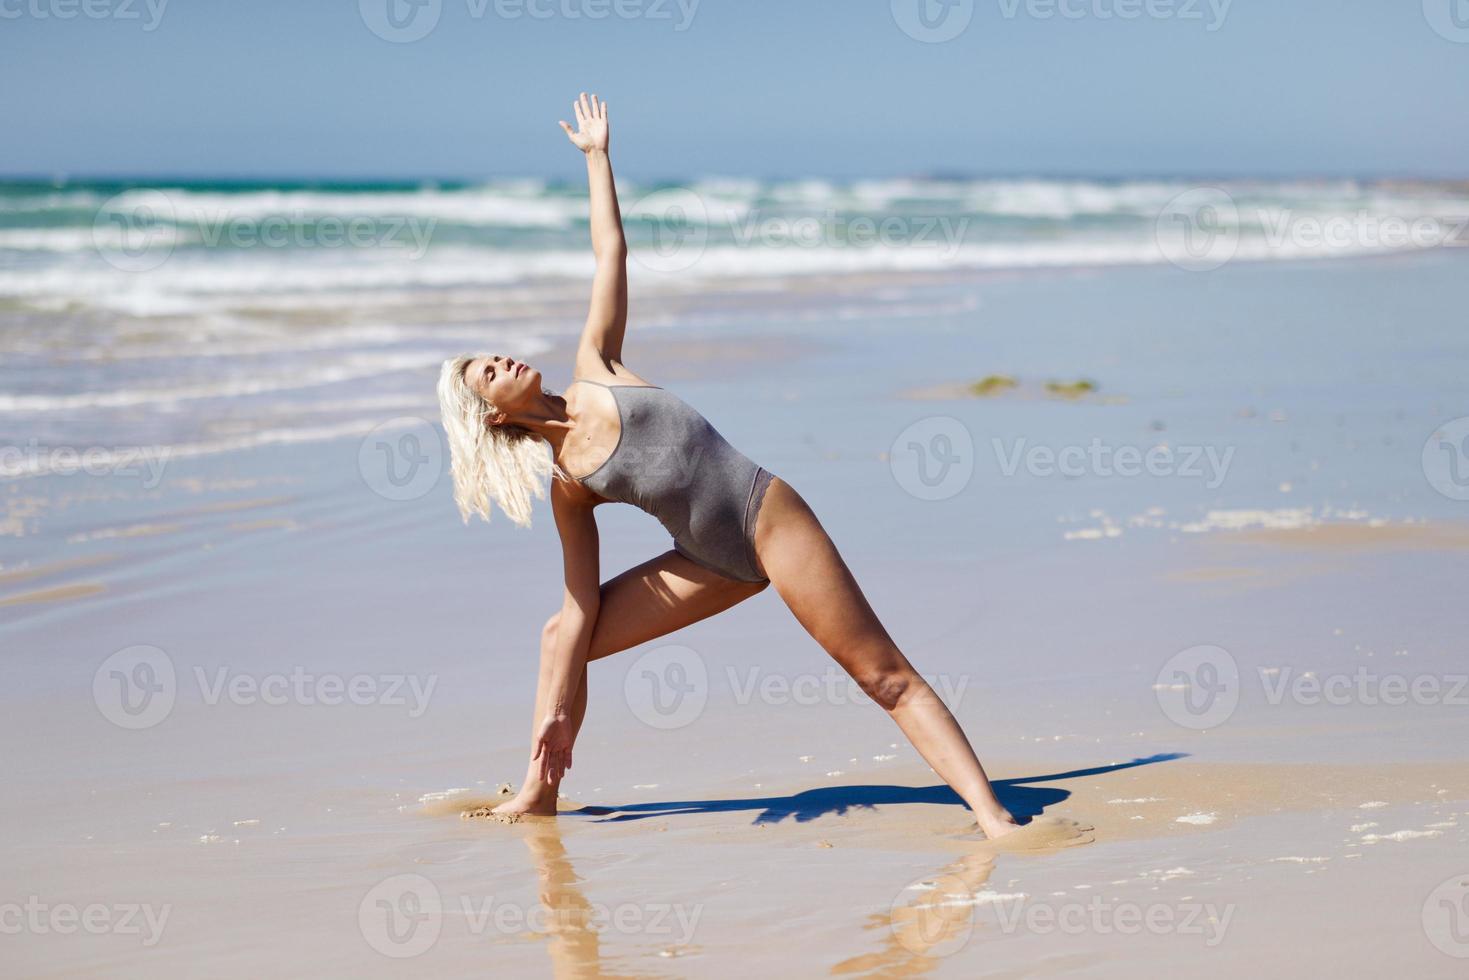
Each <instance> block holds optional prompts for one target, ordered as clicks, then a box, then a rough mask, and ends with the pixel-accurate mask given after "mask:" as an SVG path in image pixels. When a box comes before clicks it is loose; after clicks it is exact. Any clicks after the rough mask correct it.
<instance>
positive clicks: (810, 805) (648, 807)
mask: <svg viewBox="0 0 1469 980" xmlns="http://www.w3.org/2000/svg"><path fill="white" fill-rule="evenodd" d="M1187 755H1188V753H1186V752H1165V753H1161V754H1159V755H1152V756H1148V757H1147V758H1146V759H1133V760H1132V761H1131V762H1119V763H1116V764H1115V765H1110V766H1096V767H1094V768H1091V769H1073V770H1071V771H1070V772H1057V773H1051V774H1049V775H1045V776H1025V777H1021V778H1019V779H998V780H995V782H994V784H993V785H994V787H995V794H996V795H997V796H998V797H999V798H1000V802H1001V803H1003V804H1004V805H1005V808H1006V809H1007V810H1009V811H1010V812H1011V813H1012V814H1014V815H1015V817H1016V819H1018V820H1020V821H1022V822H1023V821H1025V820H1028V819H1030V818H1031V817H1035V816H1038V815H1040V813H1042V812H1043V811H1044V810H1045V809H1046V807H1049V806H1055V805H1056V804H1057V803H1060V802H1061V801H1062V800H1064V799H1066V798H1067V797H1068V796H1070V795H1071V791H1070V790H1066V789H1061V788H1058V787H1053V786H1039V787H1038V786H1033V785H1031V784H1032V783H1056V782H1061V781H1063V780H1067V779H1081V778H1083V777H1085V776H1098V775H1101V774H1102V773H1108V772H1117V771H1118V770H1121V769H1132V768H1135V767H1137V766H1147V765H1152V764H1153V763H1156V762H1172V761H1173V760H1174V759H1182V758H1184V757H1186V756H1187ZM898 803H933V804H938V805H940V806H960V807H962V806H964V801H963V800H962V799H960V798H959V795H958V794H957V793H955V792H954V791H953V790H952V789H950V788H949V787H948V786H946V785H943V784H940V785H938V786H825V787H822V788H821V789H808V790H806V791H805V792H803V793H796V794H795V795H793V796H767V797H759V798H751V799H741V800H669V801H666V802H662V803H632V804H629V805H627V806H586V807H582V808H581V809H580V810H573V811H570V812H569V813H568V814H567V815H568V816H569V815H571V814H581V815H584V816H589V817H602V818H603V820H600V821H598V822H599V823H601V822H608V821H626V820H644V819H646V818H648V817H667V816H674V815H677V814H681V813H732V812H737V811H740V810H759V811H760V812H759V813H758V814H757V815H756V817H755V821H754V822H755V823H757V824H760V823H779V822H780V821H782V820H784V819H786V818H787V817H795V818H796V820H797V821H798V822H801V823H804V822H805V821H807V820H815V819H816V818H817V817H821V816H825V815H826V814H829V813H835V814H842V813H846V812H847V811H848V810H851V809H855V808H867V809H874V808H876V807H879V806H883V805H894V804H898Z"/></svg>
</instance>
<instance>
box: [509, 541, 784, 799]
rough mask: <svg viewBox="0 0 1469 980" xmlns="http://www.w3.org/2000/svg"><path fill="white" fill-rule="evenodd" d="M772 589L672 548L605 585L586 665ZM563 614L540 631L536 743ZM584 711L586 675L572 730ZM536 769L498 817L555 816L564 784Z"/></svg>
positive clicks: (575, 703)
mask: <svg viewBox="0 0 1469 980" xmlns="http://www.w3.org/2000/svg"><path fill="white" fill-rule="evenodd" d="M769 584H770V583H768V582H738V581H735V580H734V579H731V578H725V577H724V576H723V575H720V574H718V573H717V572H713V571H710V570H709V569H707V568H704V567H703V566H702V565H698V564H696V563H695V562H692V561H689V560H688V559H687V558H685V557H684V556H683V555H680V554H679V553H678V552H677V551H675V550H673V549H670V550H668V551H665V552H664V553H663V554H661V555H659V556H658V557H656V558H651V559H649V560H648V561H645V562H643V563H642V564H641V565H634V566H633V567H632V568H629V569H628V570H627V571H625V572H622V573H621V574H619V575H616V576H614V577H613V578H610V579H608V580H607V581H606V582H604V583H603V584H602V597H601V602H600V605H599V608H598V611H597V622H596V625H595V626H594V627H593V629H592V640H591V644H590V646H589V648H588V650H587V661H588V662H589V663H590V662H591V661H593V660H600V659H602V658H603V657H608V656H611V655H612V654H614V653H617V652H619V651H621V650H626V649H628V648H630V647H635V646H638V645H639V644H642V643H647V642H648V641H649V640H656V639H657V638H658V637H660V636H666V635H668V634H669V633H673V632H676V631H678V630H681V629H683V628H684V627H685V626H690V625H692V624H694V623H697V622H698V621H699V620H701V619H708V618H709V617H710V616H713V615H714V614H715V613H719V612H723V611H724V610H726V609H728V608H730V607H731V606H734V605H737V604H738V603H740V602H743V601H744V600H745V599H748V598H750V596H752V595H755V594H757V593H759V592H761V591H763V590H764V589H766V588H767V587H768V586H769ZM560 615H561V614H560V613H556V614H555V615H553V616H552V617H551V618H550V619H548V620H547V621H546V625H545V626H544V627H543V628H542V630H541V671H540V680H539V682H538V683H537V685H536V705H535V712H534V714H533V715H532V718H531V738H532V739H534V738H535V733H536V732H537V731H538V730H539V728H540V723H541V720H542V719H543V718H544V717H545V713H546V700H547V698H548V697H549V696H550V694H549V691H550V684H551V657H552V656H553V653H554V650H555V643H556V627H557V620H558V619H559V618H560ZM586 711H587V675H586V671H585V670H583V672H582V678H581V684H580V685H579V686H578V688H577V694H576V700H575V701H573V702H572V710H571V720H572V725H573V726H574V728H575V729H576V730H577V731H580V730H581V723H582V719H583V718H584V717H585V716H586ZM538 769H539V767H538V765H537V764H536V763H529V764H528V766H527V769H526V778H525V782H524V783H522V784H521V789H520V793H519V794H518V795H517V796H516V797H515V799H514V800H511V801H510V802H508V803H505V804H502V805H501V806H498V807H496V808H495V809H496V812H519V813H542V814H549V813H555V812H556V793H557V790H558V789H559V788H560V783H559V781H558V782H556V783H545V782H541V781H540V780H539V779H538V778H537V773H538Z"/></svg>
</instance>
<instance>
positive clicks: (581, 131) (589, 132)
mask: <svg viewBox="0 0 1469 980" xmlns="http://www.w3.org/2000/svg"><path fill="white" fill-rule="evenodd" d="M571 109H572V111H573V112H575V113H576V129H575V130H573V129H572V128H571V126H570V125H569V124H567V122H566V121H565V120H564V119H563V120H560V122H561V128H562V129H564V130H566V138H567V139H569V140H571V142H572V144H573V145H574V146H575V147H576V148H577V149H578V150H581V151H582V152H583V153H590V152H592V151H593V150H601V151H602V152H603V153H606V152H607V141H608V132H607V103H605V102H599V101H597V97H596V96H595V95H593V96H592V97H591V98H590V99H588V98H587V93H585V92H583V93H582V94H581V98H580V99H577V100H576V101H575V102H573V103H572V104H571Z"/></svg>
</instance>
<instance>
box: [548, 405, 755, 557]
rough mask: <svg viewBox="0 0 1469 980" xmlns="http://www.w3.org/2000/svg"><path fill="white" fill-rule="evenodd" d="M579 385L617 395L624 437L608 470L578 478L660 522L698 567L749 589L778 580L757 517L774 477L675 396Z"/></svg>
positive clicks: (607, 464)
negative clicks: (762, 561)
mask: <svg viewBox="0 0 1469 980" xmlns="http://www.w3.org/2000/svg"><path fill="white" fill-rule="evenodd" d="M577 380H578V381H587V382H588V383H590V384H594V385H602V387H603V388H606V389H608V390H610V391H611V392H612V400H613V401H615V402H616V403H617V411H618V415H619V416H620V417H621V419H622V431H621V433H620V434H619V435H618V438H617V445H616V446H614V447H613V448H612V455H610V456H608V457H607V460H606V461H605V462H604V463H603V464H602V465H601V466H599V467H597V468H596V469H595V470H593V471H592V472H590V473H588V474H587V475H586V476H583V477H573V479H575V480H576V481H577V482H578V483H580V484H582V485H583V486H585V487H587V488H589V489H591V490H593V491H594V492H596V493H598V494H600V495H602V496H603V497H606V498H607V499H608V500H616V501H619V502H620V503H624V504H632V505H633V506H635V507H638V508H641V509H642V510H645V511H647V512H648V513H650V514H652V515H653V516H654V517H656V518H658V521H659V523H661V524H662V525H663V526H664V527H665V528H667V529H668V533H669V534H671V535H673V547H674V550H675V551H677V552H678V553H679V554H681V555H683V556H684V557H685V558H687V559H689V560H690V561H692V562H694V563H695V564H698V565H703V566H704V567H705V568H709V569H712V570H714V571H716V572H718V573H719V574H721V575H724V576H725V577H727V578H732V579H737V580H738V581H741V582H768V581H770V580H769V579H768V578H767V577H766V576H765V575H763V574H762V573H761V571H760V565H759V564H758V562H757V561H756V559H755V517H756V515H757V514H759V512H760V504H761V501H762V500H763V499H764V497H765V488H766V487H767V486H769V485H770V481H771V479H772V474H771V473H770V471H769V470H767V469H765V468H764V467H763V466H758V465H756V464H755V463H754V462H753V461H751V460H750V459H749V457H747V456H745V455H744V454H743V453H741V452H740V451H739V450H737V449H735V448H734V447H733V446H731V445H730V444H729V443H728V442H726V441H725V439H724V437H723V436H722V435H720V434H719V432H718V431H717V430H716V429H715V428H714V426H712V425H710V424H709V420H708V419H706V418H704V416H702V415H700V414H699V413H698V412H697V411H695V410H694V409H693V408H692V407H691V406H690V405H689V404H688V403H687V402H685V401H684V400H683V399H682V398H679V397H678V396H677V395H675V394H674V393H673V392H671V391H667V390H665V389H663V388H655V387H652V386H650V385H609V384H603V383H602V382H600V381H591V380H590V379H588V378H578V379H577ZM572 383H573V384H575V383H576V382H572Z"/></svg>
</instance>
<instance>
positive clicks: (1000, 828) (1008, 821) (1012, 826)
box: [976, 810, 1020, 840]
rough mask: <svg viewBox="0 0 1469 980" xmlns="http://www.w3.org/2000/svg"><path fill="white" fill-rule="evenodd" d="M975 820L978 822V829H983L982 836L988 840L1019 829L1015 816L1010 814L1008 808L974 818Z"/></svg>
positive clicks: (996, 838)
mask: <svg viewBox="0 0 1469 980" xmlns="http://www.w3.org/2000/svg"><path fill="white" fill-rule="evenodd" d="M976 820H977V822H978V824H979V829H980V830H982V831H984V836H985V837H986V839H988V840H999V839H1000V838H1001V837H1004V836H1005V835H1006V834H1013V833H1015V831H1017V830H1019V829H1020V824H1018V823H1016V822H1015V818H1014V817H1012V816H1011V815H1010V811H1008V810H1001V811H1000V812H999V813H997V814H994V815H992V816H989V815H987V816H985V817H983V818H976Z"/></svg>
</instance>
